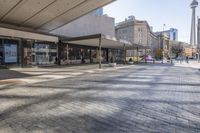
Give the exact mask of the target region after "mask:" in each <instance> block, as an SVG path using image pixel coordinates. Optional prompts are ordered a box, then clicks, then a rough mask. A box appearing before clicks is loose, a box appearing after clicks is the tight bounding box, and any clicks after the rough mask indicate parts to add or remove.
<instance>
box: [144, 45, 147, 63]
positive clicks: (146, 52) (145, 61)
mask: <svg viewBox="0 0 200 133" xmlns="http://www.w3.org/2000/svg"><path fill="white" fill-rule="evenodd" d="M144 56H145V57H144V60H145V64H147V59H146V56H147V49H146V48H145V55H144Z"/></svg>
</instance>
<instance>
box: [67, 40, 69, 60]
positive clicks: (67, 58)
mask: <svg viewBox="0 0 200 133" xmlns="http://www.w3.org/2000/svg"><path fill="white" fill-rule="evenodd" d="M67 64H69V44H68V43H67Z"/></svg>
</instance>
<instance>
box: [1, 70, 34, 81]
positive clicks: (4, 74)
mask: <svg viewBox="0 0 200 133" xmlns="http://www.w3.org/2000/svg"><path fill="white" fill-rule="evenodd" d="M30 76H32V75H30V74H24V73H21V72H18V71H13V70H9V69H0V80H7V79H14V78H25V77H30Z"/></svg>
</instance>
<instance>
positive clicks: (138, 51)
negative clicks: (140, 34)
mask: <svg viewBox="0 0 200 133" xmlns="http://www.w3.org/2000/svg"><path fill="white" fill-rule="evenodd" d="M138 52H139V48H138V47H137V64H139V57H138V56H139V55H138Z"/></svg>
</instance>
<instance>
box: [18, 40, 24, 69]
mask: <svg viewBox="0 0 200 133" xmlns="http://www.w3.org/2000/svg"><path fill="white" fill-rule="evenodd" d="M19 45H20V66H21V68H23V67H24V42H23V39H20V41H19Z"/></svg>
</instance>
